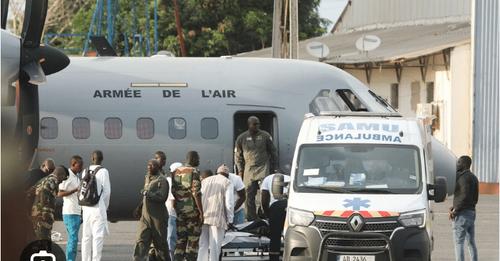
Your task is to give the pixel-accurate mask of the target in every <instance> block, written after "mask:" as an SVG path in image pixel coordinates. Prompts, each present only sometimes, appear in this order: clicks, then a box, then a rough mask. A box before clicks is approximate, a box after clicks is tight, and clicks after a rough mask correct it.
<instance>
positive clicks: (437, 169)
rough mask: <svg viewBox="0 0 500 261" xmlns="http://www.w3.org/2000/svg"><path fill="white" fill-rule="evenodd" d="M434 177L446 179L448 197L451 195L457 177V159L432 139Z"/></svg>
mask: <svg viewBox="0 0 500 261" xmlns="http://www.w3.org/2000/svg"><path fill="white" fill-rule="evenodd" d="M431 141H432V155H433V158H434V176H435V177H437V176H442V177H445V178H446V184H447V191H448V195H453V192H454V191H455V182H456V175H457V157H456V156H455V154H453V152H451V150H449V149H448V148H446V146H444V145H443V144H442V143H441V142H439V141H438V140H437V139H436V138H434V137H432V139H431Z"/></svg>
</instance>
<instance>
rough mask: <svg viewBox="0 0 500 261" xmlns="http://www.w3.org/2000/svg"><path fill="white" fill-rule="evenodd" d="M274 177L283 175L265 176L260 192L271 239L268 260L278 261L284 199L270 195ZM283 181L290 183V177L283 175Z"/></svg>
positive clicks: (285, 203)
mask: <svg viewBox="0 0 500 261" xmlns="http://www.w3.org/2000/svg"><path fill="white" fill-rule="evenodd" d="M276 175H283V174H279V173H276V174H271V175H269V176H267V177H266V178H265V179H264V180H263V181H262V186H261V188H260V190H261V201H262V209H263V210H264V214H265V215H266V217H267V218H269V229H270V231H269V232H270V233H269V234H270V235H269V239H271V242H270V246H269V260H271V261H279V260H280V256H281V234H283V227H284V225H285V218H286V206H287V200H286V199H276V198H274V195H273V193H272V187H273V179H274V177H275V176H276ZM283 181H284V182H285V183H290V176H288V175H283Z"/></svg>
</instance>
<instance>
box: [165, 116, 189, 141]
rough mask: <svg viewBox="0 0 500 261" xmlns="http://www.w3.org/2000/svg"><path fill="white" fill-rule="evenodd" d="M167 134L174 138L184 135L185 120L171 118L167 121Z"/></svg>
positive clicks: (182, 137) (181, 137)
mask: <svg viewBox="0 0 500 261" xmlns="http://www.w3.org/2000/svg"><path fill="white" fill-rule="evenodd" d="M168 135H169V136H170V138H172V139H175V140H181V139H184V138H185V137H186V120H185V119H183V118H171V119H170V120H169V121H168Z"/></svg>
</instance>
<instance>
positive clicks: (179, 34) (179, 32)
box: [172, 0, 187, 57]
mask: <svg viewBox="0 0 500 261" xmlns="http://www.w3.org/2000/svg"><path fill="white" fill-rule="evenodd" d="M172 2H173V3H174V14H175V26H176V27H177V37H178V39H179V45H180V47H181V56H183V57H185V56H186V55H187V54H186V45H185V44H184V33H183V32H182V25H181V17H180V14H179V6H178V5H177V0H172Z"/></svg>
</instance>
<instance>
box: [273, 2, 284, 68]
mask: <svg viewBox="0 0 500 261" xmlns="http://www.w3.org/2000/svg"><path fill="white" fill-rule="evenodd" d="M282 16H283V0H274V10H273V37H272V46H273V47H272V55H273V58H282V53H281V46H282V43H283V37H282V36H283V35H284V34H283V27H282V25H281V21H282V20H283V19H282Z"/></svg>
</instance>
